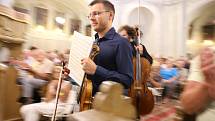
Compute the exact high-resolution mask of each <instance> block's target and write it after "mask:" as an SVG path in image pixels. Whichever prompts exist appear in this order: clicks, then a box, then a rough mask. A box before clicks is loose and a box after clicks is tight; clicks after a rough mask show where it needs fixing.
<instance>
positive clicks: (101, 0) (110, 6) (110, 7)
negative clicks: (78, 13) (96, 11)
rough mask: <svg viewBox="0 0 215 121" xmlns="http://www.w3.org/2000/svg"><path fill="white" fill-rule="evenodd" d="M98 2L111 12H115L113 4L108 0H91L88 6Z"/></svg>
mask: <svg viewBox="0 0 215 121" xmlns="http://www.w3.org/2000/svg"><path fill="white" fill-rule="evenodd" d="M98 3H101V4H103V5H104V7H105V9H106V10H108V11H112V12H113V13H114V14H115V8H114V5H113V4H112V3H111V2H110V1H108V0H93V1H92V2H91V3H90V4H89V6H93V5H95V4H98Z"/></svg>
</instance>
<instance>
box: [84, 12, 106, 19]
mask: <svg viewBox="0 0 215 121" xmlns="http://www.w3.org/2000/svg"><path fill="white" fill-rule="evenodd" d="M105 12H110V11H94V12H92V13H90V14H89V15H88V16H87V18H91V17H98V16H99V15H100V14H102V13H105Z"/></svg>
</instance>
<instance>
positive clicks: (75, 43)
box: [68, 31, 94, 86]
mask: <svg viewBox="0 0 215 121" xmlns="http://www.w3.org/2000/svg"><path fill="white" fill-rule="evenodd" d="M93 42H94V40H93V38H92V37H88V36H84V35H82V34H80V33H78V32H76V31H75V32H74V35H73V38H72V42H71V49H70V55H69V64H68V68H69V69H70V74H69V75H70V77H71V78H72V79H74V80H75V81H76V82H77V83H78V84H79V85H80V86H81V84H82V81H83V78H84V74H85V73H84V71H83V70H82V65H81V59H83V58H86V57H89V55H90V51H91V49H92V45H93Z"/></svg>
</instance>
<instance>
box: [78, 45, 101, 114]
mask: <svg viewBox="0 0 215 121" xmlns="http://www.w3.org/2000/svg"><path fill="white" fill-rule="evenodd" d="M99 51H100V49H99V46H98V44H97V43H96V42H95V43H93V46H92V50H91V53H90V59H92V60H94V58H95V57H96V55H97V54H98V53H99ZM92 90H93V85H92V81H91V80H89V79H87V74H85V76H84V79H83V83H82V85H81V90H80V93H79V97H78V102H80V111H84V110H89V109H91V108H92V101H93V97H92Z"/></svg>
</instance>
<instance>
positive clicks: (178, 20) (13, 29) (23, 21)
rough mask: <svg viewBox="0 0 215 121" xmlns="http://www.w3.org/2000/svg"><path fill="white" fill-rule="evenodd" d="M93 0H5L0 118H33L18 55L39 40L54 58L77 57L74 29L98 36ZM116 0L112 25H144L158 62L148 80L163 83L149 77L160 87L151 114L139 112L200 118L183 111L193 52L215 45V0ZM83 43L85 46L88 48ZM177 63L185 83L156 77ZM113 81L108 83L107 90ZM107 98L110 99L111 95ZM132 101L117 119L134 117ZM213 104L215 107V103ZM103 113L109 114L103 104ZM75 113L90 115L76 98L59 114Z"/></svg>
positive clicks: (171, 119) (156, 118)
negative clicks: (25, 111) (26, 113)
mask: <svg viewBox="0 0 215 121" xmlns="http://www.w3.org/2000/svg"><path fill="white" fill-rule="evenodd" d="M92 1H93V0H0V121H25V120H24V119H23V117H22V115H21V112H22V111H21V110H20V109H21V107H22V106H23V102H22V101H20V95H21V93H22V91H23V88H22V85H21V84H20V83H19V82H17V80H18V79H19V75H20V72H19V69H17V68H16V67H15V66H14V64H13V63H12V62H11V60H20V59H23V58H26V57H27V56H31V55H30V54H32V53H31V52H32V51H33V50H34V49H35V48H36V49H40V50H43V52H45V55H46V58H47V59H49V60H50V61H52V62H53V63H54V64H57V63H58V64H59V63H60V62H61V61H62V60H64V59H65V60H67V61H69V59H70V54H71V51H70V50H71V44H72V43H73V41H75V40H74V34H75V33H76V32H79V33H81V34H82V35H84V36H89V37H91V38H92V37H93V36H94V35H95V33H96V32H95V31H94V30H93V28H92V26H91V23H90V21H89V19H88V18H87V16H88V15H89V4H90V3H91V2H92ZM109 1H110V2H111V3H113V5H114V6H115V17H114V20H113V25H112V26H113V27H114V28H115V29H116V30H118V29H119V28H120V27H121V26H124V25H129V26H132V27H135V26H138V28H139V30H140V31H141V32H142V37H141V39H140V43H141V44H142V45H144V46H145V47H146V49H147V51H148V53H149V54H150V55H151V56H152V58H153V63H152V64H151V66H150V67H149V68H150V74H149V79H148V80H150V81H148V80H147V82H150V83H152V85H155V86H152V87H151V86H150V84H149V87H148V88H149V89H150V90H151V91H152V94H153V98H154V108H153V110H152V111H151V112H150V113H149V114H147V115H144V116H141V117H140V118H139V120H140V121H195V119H196V114H188V113H186V112H184V111H183V106H182V105H181V94H182V93H183V91H184V88H185V86H186V84H187V83H188V81H187V80H188V77H189V74H190V72H191V71H192V70H190V66H192V65H191V61H192V59H194V58H195V57H196V56H198V55H199V53H201V52H200V51H201V50H202V48H204V47H210V48H211V49H212V50H215V9H214V7H215V0H109ZM78 51H81V48H79V50H77V52H78ZM38 53H39V51H38ZM38 53H37V54H38ZM34 54H35V53H34ZM39 55H40V54H39ZM214 58H215V56H214ZM13 62H14V61H13ZM214 67H215V66H214ZM47 68H48V67H47ZM47 68H44V70H46V71H50V72H53V73H54V70H49V69H47ZM161 68H162V69H161ZM172 68H174V69H175V70H177V75H174V76H175V77H174V79H175V80H176V81H177V84H175V85H174V87H173V88H172V86H171V88H168V89H169V90H168V91H169V92H167V90H166V88H164V87H165V86H164V85H165V84H163V83H162V82H161V81H160V82H159V81H158V82H155V83H156V84H154V82H152V81H154V80H159V79H160V80H164V78H165V74H166V72H168V71H169V70H170V69H172ZM164 69H167V70H164ZM168 69H169V70H168ZM214 72H215V70H214ZM164 73H165V74H164ZM167 75H168V74H167ZM162 76H164V77H162ZM168 76H169V75H168ZM154 78H155V79H154ZM151 80H152V81H151ZM214 80H215V79H214ZM107 81H108V80H107ZM74 83H75V82H74ZM157 83H158V84H157ZM161 83H162V84H161ZM213 84H215V83H213ZM147 86H148V84H147ZM214 87H215V85H214ZM110 88H111V89H112V88H113V90H112V91H114V90H115V91H116V93H118V90H117V89H115V88H120V89H121V86H118V85H116V86H113V87H110ZM108 89H109V88H105V87H104V93H106V92H107V90H108ZM120 89H119V90H120ZM72 90H73V87H72ZM77 90H78V89H77ZM101 90H102V89H101ZM45 91H46V89H45V87H42V88H41V89H39V90H36V92H35V93H34V94H35V95H36V98H35V100H37V99H38V98H41V99H38V100H37V101H36V102H32V103H38V102H41V100H42V97H43V96H45V94H44V93H45ZM105 91H106V92H105ZM112 91H110V92H112ZM164 92H166V95H167V98H164V96H163V93H164ZM114 93H115V92H114ZM35 95H34V96H35ZM98 95H99V94H98ZM164 95H165V94H164ZM37 96H38V97H37ZM96 96H97V95H96ZM100 96H101V98H100V97H99V96H98V97H97V99H95V101H94V102H95V103H97V104H95V105H94V106H95V110H97V109H101V107H100V106H101V105H103V103H102V101H101V100H102V95H100ZM113 97H114V96H113ZM74 98H75V97H74ZM99 99H101V100H99ZM117 99H118V98H117ZM120 99H121V98H120ZM103 101H104V100H103ZM105 101H107V103H108V100H105ZM213 101H214V100H213ZM119 102H120V101H119ZM77 105H78V104H77ZM126 105H127V103H126ZM129 106H130V105H127V107H128V108H127V107H126V108H124V107H123V106H118V107H120V108H123V109H121V112H123V110H124V109H128V110H130V111H127V112H125V113H124V114H122V115H121V113H116V114H119V115H117V116H119V117H120V116H121V117H123V118H125V119H124V120H123V119H121V120H120V119H119V120H116V121H122V120H123V121H127V120H128V121H130V120H131V119H132V118H131V117H132V115H134V114H133V113H134V112H135V111H134V112H133V108H129ZM214 107H215V106H214ZM102 110H103V108H102ZM116 110H117V109H116ZM104 111H110V112H111V111H112V109H110V110H109V108H107V109H104ZM213 111H214V112H215V108H213ZM76 113H77V114H76ZM89 114H90V112H89ZM96 114H97V115H104V114H100V113H99V112H97V113H96ZM70 115H74V117H84V116H86V117H87V115H88V114H86V115H85V114H83V115H81V114H80V115H79V109H78V106H76V107H75V108H73V109H72V111H70V112H69V114H68V115H66V116H62V117H63V118H57V120H68V121H70V120H71V121H73V120H74V121H76V120H75V119H73V118H71V117H72V116H70ZM211 115H212V116H211V119H214V118H212V117H215V113H213V114H211ZM44 117H46V116H43V118H44ZM47 117H48V116H47ZM47 117H46V118H47ZM107 117H108V116H107ZM46 118H44V119H40V120H50V117H49V119H46ZM94 118H95V120H94V119H92V121H97V120H96V117H94ZM82 120H83V121H85V120H84V118H80V121H82ZM32 121H34V120H32ZM86 121H89V120H86ZM98 121H99V119H98ZM104 121H105V120H104ZM208 121H211V120H208Z"/></svg>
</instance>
